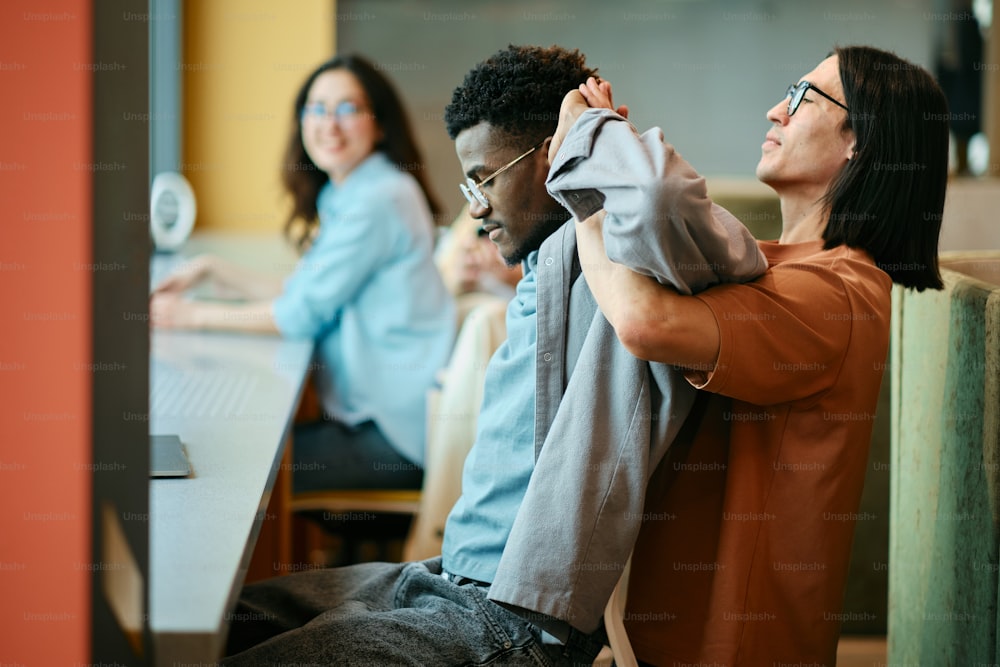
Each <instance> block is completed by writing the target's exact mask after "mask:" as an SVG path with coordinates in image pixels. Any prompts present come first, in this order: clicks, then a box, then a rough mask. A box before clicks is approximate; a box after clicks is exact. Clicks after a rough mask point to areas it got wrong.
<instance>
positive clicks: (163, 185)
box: [149, 171, 197, 250]
mask: <svg viewBox="0 0 1000 667" xmlns="http://www.w3.org/2000/svg"><path fill="white" fill-rule="evenodd" d="M196 212H197V207H196V205H195V201H194V190H192V189H191V184H190V183H188V181H187V179H186V178H184V177H183V176H181V175H180V174H178V173H177V172H174V171H164V172H161V173H159V174H157V175H156V177H155V178H154V179H153V189H152V193H151V194H150V197H149V228H150V231H151V232H152V234H153V244H154V245H155V246H156V249H157V250H177V249H178V248H180V247H181V246H182V245H184V242H185V241H187V238H188V236H190V235H191V230H192V229H194V218H195V213H196Z"/></svg>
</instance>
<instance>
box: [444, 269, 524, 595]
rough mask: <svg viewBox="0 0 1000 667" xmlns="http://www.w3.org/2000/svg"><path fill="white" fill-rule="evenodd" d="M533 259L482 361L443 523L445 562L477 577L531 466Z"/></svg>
mask: <svg viewBox="0 0 1000 667" xmlns="http://www.w3.org/2000/svg"><path fill="white" fill-rule="evenodd" d="M537 262H538V251H535V252H532V253H531V254H529V255H528V258H527V260H525V262H524V278H522V279H521V281H520V282H518V284H517V294H516V295H515V296H514V298H513V300H511V302H510V304H509V305H508V306H507V340H506V341H504V343H503V344H502V345H501V346H500V347H499V348H497V351H496V353H495V354H494V355H493V358H492V359H490V364H489V366H488V367H487V369H486V377H485V387H484V392H485V393H484V394H483V405H482V408H481V409H480V411H479V422H478V424H477V431H476V444H475V445H474V446H473V447H472V450H471V451H470V452H469V455H468V457H467V458H466V459H465V469H464V471H463V473H462V496H461V497H460V498H459V499H458V502H456V503H455V506H454V508H452V510H451V514H449V515H448V522H447V524H446V525H445V531H444V543H443V545H442V547H441V553H442V556H443V563H442V564H443V567H444V569H446V570H448V571H449V572H453V573H455V574H460V575H462V576H464V577H469V578H470V579H478V580H479V581H487V582H490V581H493V577H494V575H495V574H496V570H497V565H498V564H499V563H500V556H501V555H503V550H504V546H505V545H506V544H507V536H508V535H509V534H510V530H511V526H512V525H513V524H514V517H516V516H517V511H518V508H520V506H521V500H522V499H523V498H524V490H525V488H527V486H528V480H529V479H531V473H532V470H533V469H534V467H535V348H536V344H537V332H536V328H535V325H536V321H537V314H538V313H537V300H536V296H537V291H536V284H535V267H536V265H537Z"/></svg>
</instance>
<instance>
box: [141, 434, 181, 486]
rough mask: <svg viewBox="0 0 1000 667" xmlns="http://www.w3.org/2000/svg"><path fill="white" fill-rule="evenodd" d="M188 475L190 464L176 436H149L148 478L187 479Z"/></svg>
mask: <svg viewBox="0 0 1000 667" xmlns="http://www.w3.org/2000/svg"><path fill="white" fill-rule="evenodd" d="M190 474H191V462H190V461H188V457H187V454H185V453H184V445H183V444H182V443H181V439H180V438H179V437H178V436H176V435H150V436H149V476H150V477H188V476H189V475H190Z"/></svg>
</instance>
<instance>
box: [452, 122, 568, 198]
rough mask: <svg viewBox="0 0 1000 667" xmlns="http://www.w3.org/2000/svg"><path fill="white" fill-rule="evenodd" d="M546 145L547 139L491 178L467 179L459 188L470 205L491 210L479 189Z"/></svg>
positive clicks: (501, 168)
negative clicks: (476, 204)
mask: <svg viewBox="0 0 1000 667" xmlns="http://www.w3.org/2000/svg"><path fill="white" fill-rule="evenodd" d="M546 138H548V137H546ZM544 143H545V139H542V140H541V141H539V142H538V143H537V144H535V145H534V146H532V147H531V148H529V149H528V150H526V151H525V152H523V153H521V154H520V155H518V156H517V157H516V158H514V159H513V160H511V161H510V162H508V163H507V164H505V165H504V166H502V167H500V168H499V169H497V170H496V171H494V172H493V173H492V174H490V175H489V176H487V177H486V178H484V179H483V180H481V181H479V182H478V183H477V182H476V181H474V180H472V179H471V178H467V179H465V183H459V184H458V188H459V189H460V190H461V191H462V194H463V195H465V198H466V199H467V200H468V201H469V203H470V204H475V203H477V202H478V203H479V204H480V205H481V206H482V207H483V208H489V207H490V200H489V199H487V198H486V193H485V192H483V191H482V190H480V189H479V188H480V186H483V185H486V184H487V183H489V182H490V181H492V180H493V179H494V178H496V177H497V176H499V175H500V174H502V173H504V172H505V171H507V170H508V169H510V168H511V167H513V166H514V165H515V164H517V163H518V162H520V161H521V160H523V159H524V158H526V157H528V156H529V155H531V154H532V153H533V152H535V151H536V150H538V149H539V148H541V146H542V144H544Z"/></svg>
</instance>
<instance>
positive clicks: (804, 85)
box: [785, 81, 850, 116]
mask: <svg viewBox="0 0 1000 667" xmlns="http://www.w3.org/2000/svg"><path fill="white" fill-rule="evenodd" d="M809 89H812V90H815V91H816V92H817V93H819V94H820V95H822V96H823V97H825V98H826V99H828V100H830V101H831V102H833V103H834V104H836V105H837V106H838V107H840V108H841V109H843V110H844V111H850V109H848V108H847V107H846V106H845V105H843V104H841V103H840V102H838V101H837V100H835V99H833V98H832V97H830V96H829V95H827V94H826V93H824V92H823V91H822V90H820V89H819V88H817V87H816V86H814V85H813V84H811V83H809V82H808V81H799V82H798V83H793V84H792V85H790V86H789V87H788V90H786V91H785V96H786V97H787V98H788V115H789V116H794V115H795V112H796V111H798V110H799V105H800V104H802V98H803V97H805V95H806V91H807V90H809Z"/></svg>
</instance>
